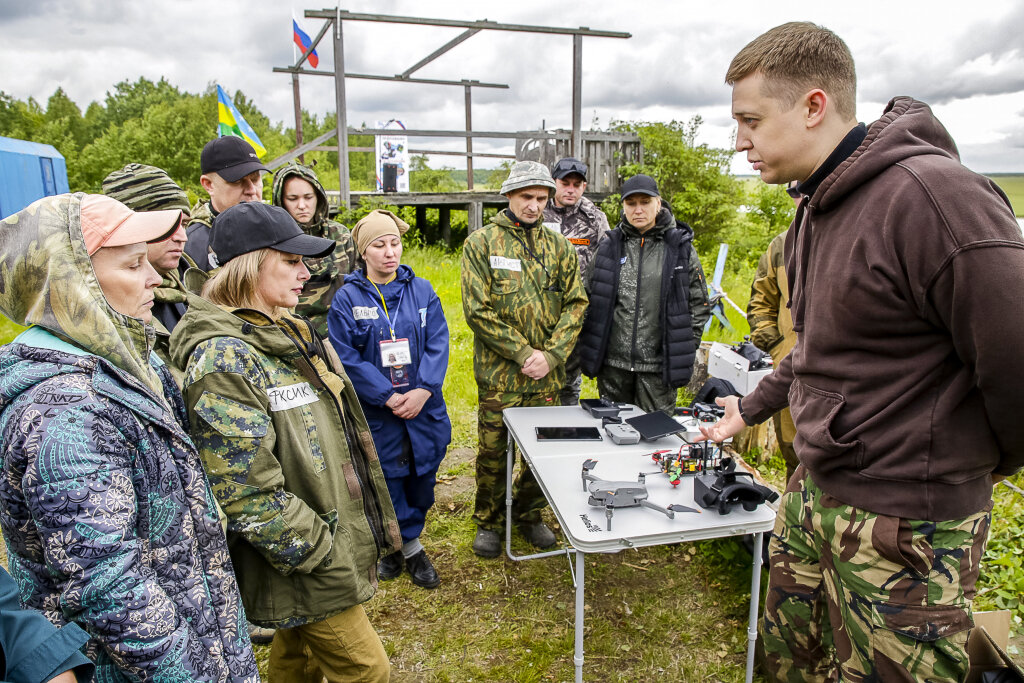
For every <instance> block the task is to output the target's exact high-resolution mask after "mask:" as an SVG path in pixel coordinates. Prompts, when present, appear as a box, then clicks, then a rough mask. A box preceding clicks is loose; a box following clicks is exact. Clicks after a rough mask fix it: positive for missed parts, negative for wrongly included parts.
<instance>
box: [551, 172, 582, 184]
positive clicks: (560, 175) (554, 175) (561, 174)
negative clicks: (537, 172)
mask: <svg viewBox="0 0 1024 683" xmlns="http://www.w3.org/2000/svg"><path fill="white" fill-rule="evenodd" d="M571 175H578V176H579V177H580V178H583V182H587V176H585V175H583V174H582V173H580V172H579V171H562V172H559V173H552V174H551V177H552V178H554V179H555V180H561V179H562V178H565V177H567V176H571Z"/></svg>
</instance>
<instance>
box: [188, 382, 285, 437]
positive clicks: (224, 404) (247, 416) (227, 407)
mask: <svg viewBox="0 0 1024 683" xmlns="http://www.w3.org/2000/svg"><path fill="white" fill-rule="evenodd" d="M195 412H196V415H198V416H199V417H201V418H202V419H203V420H204V421H205V422H206V423H207V424H209V425H210V426H211V427H213V428H214V429H215V430H217V432H219V433H220V434H222V435H223V436H231V437H247V438H250V439H251V438H257V439H261V438H263V437H264V436H266V435H267V427H269V426H270V416H269V415H267V414H266V413H265V412H263V411H262V410H259V409H258V408H253V407H252V406H248V405H245V404H244V403H239V402H238V401H235V400H233V399H230V398H228V397H226V396H221V395H220V394H214V393H212V392H209V391H204V392H203V395H202V396H200V397H199V400H198V401H196V406H195Z"/></svg>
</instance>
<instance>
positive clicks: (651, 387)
mask: <svg viewBox="0 0 1024 683" xmlns="http://www.w3.org/2000/svg"><path fill="white" fill-rule="evenodd" d="M597 392H598V393H599V394H600V395H601V398H607V399H609V400H611V401H616V402H619V403H632V404H633V405H635V406H638V407H639V408H640V410H643V411H646V412H648V413H653V412H654V411H655V410H661V411H663V412H665V413H668V414H669V415H671V414H672V413H673V412H675V409H676V397H677V396H678V394H679V391H678V390H677V389H673V388H672V387H670V386H666V385H665V383H664V382H662V381H661V373H660V372H632V371H630V370H623V369H621V368H613V367H612V366H610V365H605V366H604V367H602V368H601V369H600V371H598V373H597Z"/></svg>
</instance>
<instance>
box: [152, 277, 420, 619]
mask: <svg viewBox="0 0 1024 683" xmlns="http://www.w3.org/2000/svg"><path fill="white" fill-rule="evenodd" d="M171 356H172V358H173V359H174V362H175V363H176V364H178V365H179V367H184V368H185V403H186V405H187V406H188V414H189V420H190V421H191V424H192V438H193V439H194V440H195V442H196V444H197V446H198V447H199V451H200V453H201V454H202V457H203V462H204V464H205V466H206V470H207V472H208V474H209V476H210V481H211V483H212V485H213V490H214V494H215V495H216V497H217V500H218V501H219V502H220V504H221V507H222V508H223V510H224V512H225V514H226V515H227V517H228V541H229V544H230V548H231V556H232V559H233V561H234V564H235V567H236V568H237V573H238V585H239V587H240V589H241V592H242V600H243V602H244V604H245V607H246V613H247V614H248V617H249V619H250V621H252V622H254V623H257V624H260V625H264V626H271V627H277V628H285V627H292V626H298V625H301V624H303V623H310V622H315V621H320V620H322V619H325V618H327V617H329V616H331V615H333V614H337V613H339V612H341V611H343V610H345V609H348V608H349V607H352V606H353V605H357V604H360V603H362V602H365V601H366V600H369V599H370V597H371V596H373V594H374V591H375V590H376V586H377V574H376V568H377V559H378V556H379V555H380V554H381V551H382V550H383V551H384V552H393V551H394V550H397V549H398V548H400V547H401V544H402V540H401V535H400V532H399V529H398V523H397V521H396V519H395V513H394V509H393V508H392V505H391V498H390V496H389V495H388V490H387V484H386V483H385V480H384V474H383V472H382V471H381V468H380V463H379V461H378V459H377V451H376V450H375V448H374V445H373V437H372V435H371V433H370V429H369V427H368V426H367V424H366V418H365V417H364V416H363V412H362V410H361V408H360V407H359V399H358V398H357V396H356V393H355V391H354V389H353V387H352V384H351V382H350V381H349V379H348V377H347V376H346V375H345V374H344V370H342V369H341V364H340V363H339V362H336V361H337V356H334V355H333V351H331V350H330V349H329V347H325V345H324V344H323V343H322V342H321V341H320V340H319V338H316V339H314V338H313V335H312V333H311V328H310V327H309V325H308V323H307V322H306V321H305V320H303V319H300V318H294V317H292V316H290V315H287V314H286V315H285V316H284V317H283V318H282V319H281V320H280V321H278V323H277V324H274V323H273V322H271V321H270V320H269V319H268V318H267V317H266V316H264V315H263V314H261V313H258V312H256V311H250V310H236V311H234V312H229V311H226V310H224V309H222V308H220V307H218V306H216V305H214V304H212V303H210V302H209V301H206V300H205V299H201V298H199V297H197V296H190V297H189V309H188V312H187V313H186V314H185V317H184V318H182V320H181V323H180V324H178V326H177V327H175V328H174V332H173V333H172V334H171ZM325 358H326V362H325ZM326 363H330V365H331V367H334V368H337V373H340V374H336V373H335V372H331V371H330V370H328V365H327V364H326Z"/></svg>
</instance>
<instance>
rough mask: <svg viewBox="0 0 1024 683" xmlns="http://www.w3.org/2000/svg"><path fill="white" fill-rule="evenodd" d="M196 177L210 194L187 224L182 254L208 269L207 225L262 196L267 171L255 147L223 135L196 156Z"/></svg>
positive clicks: (209, 226) (208, 231)
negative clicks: (198, 173)
mask: <svg viewBox="0 0 1024 683" xmlns="http://www.w3.org/2000/svg"><path fill="white" fill-rule="evenodd" d="M199 168H200V170H202V172H203V174H202V175H201V176H200V177H199V182H200V183H202V185H203V189H204V190H206V192H207V194H209V195H210V201H208V202H203V203H201V204H199V205H198V206H196V209H195V211H193V212H192V219H191V221H190V222H189V224H188V226H187V227H186V232H187V234H188V243H187V244H186V245H185V253H186V254H188V256H190V257H191V258H192V260H193V261H195V263H196V265H197V266H199V268H200V269H202V270H207V271H208V270H210V269H211V268H213V265H212V264H211V263H210V260H209V247H210V228H211V226H212V225H213V219H214V218H215V217H216V216H217V214H219V213H220V212H221V211H225V210H227V209H229V208H231V207H232V206H234V205H235V204H239V203H241V202H257V201H260V200H261V199H262V198H263V177H262V176H261V175H260V173H261V172H264V171H265V172H267V173H269V172H270V169H268V168H267V167H266V166H264V165H263V164H262V163H260V158H259V156H257V155H256V150H254V149H253V148H252V145H250V144H249V143H248V142H246V141H245V140H243V139H242V138H239V137H234V136H230V135H226V136H224V137H221V138H215V139H213V140H210V141H209V142H208V143H206V146H205V147H203V153H202V155H201V156H200V157H199Z"/></svg>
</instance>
